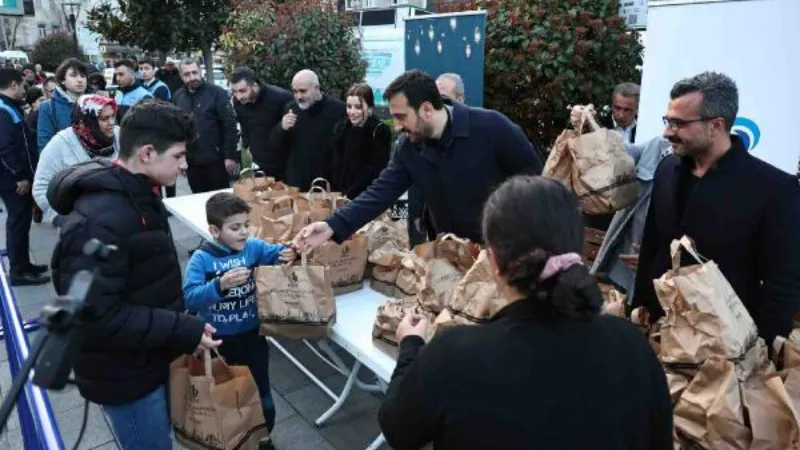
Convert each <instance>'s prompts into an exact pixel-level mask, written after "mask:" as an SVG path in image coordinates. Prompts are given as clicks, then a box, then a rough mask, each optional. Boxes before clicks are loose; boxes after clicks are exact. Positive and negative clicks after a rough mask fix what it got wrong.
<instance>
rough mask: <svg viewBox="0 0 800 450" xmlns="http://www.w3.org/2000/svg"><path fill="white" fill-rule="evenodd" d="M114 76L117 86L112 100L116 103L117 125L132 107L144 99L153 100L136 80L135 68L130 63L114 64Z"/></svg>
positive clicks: (123, 61)
mask: <svg viewBox="0 0 800 450" xmlns="http://www.w3.org/2000/svg"><path fill="white" fill-rule="evenodd" d="M114 75H115V76H116V77H117V84H118V85H119V89H117V93H116V94H115V95H114V100H116V102H117V123H122V118H123V117H125V113H126V112H128V110H129V109H130V108H131V107H132V106H133V105H135V104H137V103H139V102H140V101H142V100H144V99H146V98H153V94H151V93H150V91H148V90H147V89H145V87H144V86H142V82H141V81H139V80H138V79H137V78H136V66H135V64H134V63H133V62H132V61H129V60H127V59H123V60H122V61H118V62H117V63H116V64H114Z"/></svg>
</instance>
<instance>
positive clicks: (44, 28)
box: [39, 23, 47, 38]
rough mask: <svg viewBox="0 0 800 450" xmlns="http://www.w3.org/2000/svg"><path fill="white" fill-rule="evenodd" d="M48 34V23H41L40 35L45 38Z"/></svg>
mask: <svg viewBox="0 0 800 450" xmlns="http://www.w3.org/2000/svg"><path fill="white" fill-rule="evenodd" d="M45 36H47V25H45V24H43V23H40V24H39V37H40V38H43V37H45Z"/></svg>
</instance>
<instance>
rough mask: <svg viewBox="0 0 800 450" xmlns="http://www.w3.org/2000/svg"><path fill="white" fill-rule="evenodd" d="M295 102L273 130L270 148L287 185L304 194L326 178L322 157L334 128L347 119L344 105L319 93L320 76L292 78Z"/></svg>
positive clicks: (309, 74)
mask: <svg viewBox="0 0 800 450" xmlns="http://www.w3.org/2000/svg"><path fill="white" fill-rule="evenodd" d="M292 93H293V94H294V100H295V101H294V102H291V103H289V104H288V105H286V107H285V108H284V110H283V112H284V115H283V117H282V119H281V122H280V123H279V124H277V125H275V126H274V127H273V128H272V132H271V133H270V144H269V145H270V146H272V148H274V149H277V151H278V153H277V154H278V156H277V158H276V161H279V164H280V165H284V164H285V168H286V178H285V180H286V183H287V184H288V185H290V186H295V187H298V188H300V190H301V191H307V190H309V188H311V181H313V180H314V179H315V178H317V177H322V176H324V175H325V157H326V155H327V152H328V146H329V143H330V139H331V135H332V132H333V127H334V125H336V123H338V122H339V121H340V120H342V119H343V118H345V117H346V115H347V108H346V107H345V104H344V103H343V102H342V101H340V100H337V99H335V98H333V97H331V96H329V95H328V94H323V93H322V91H321V90H320V85H319V77H317V74H316V73H314V72H312V71H310V70H301V71H300V72H297V74H296V75H295V76H294V78H293V79H292Z"/></svg>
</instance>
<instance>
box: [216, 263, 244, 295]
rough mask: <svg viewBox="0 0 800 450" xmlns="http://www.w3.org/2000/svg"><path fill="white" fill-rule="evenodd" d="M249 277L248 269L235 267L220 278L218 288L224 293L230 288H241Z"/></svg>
mask: <svg viewBox="0 0 800 450" xmlns="http://www.w3.org/2000/svg"><path fill="white" fill-rule="evenodd" d="M249 276H250V269H248V268H246V267H237V268H235V269H233V270H229V271H227V272H225V273H224V274H223V275H222V278H220V280H219V288H220V289H222V292H225V291H227V290H228V289H230V288H234V287H236V286H241V285H243V284H244V283H245V282H247V278H248V277H249Z"/></svg>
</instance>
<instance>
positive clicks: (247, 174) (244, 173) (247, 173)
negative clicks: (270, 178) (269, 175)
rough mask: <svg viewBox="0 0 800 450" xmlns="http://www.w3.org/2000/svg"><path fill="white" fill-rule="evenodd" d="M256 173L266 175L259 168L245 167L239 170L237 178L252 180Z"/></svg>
mask: <svg viewBox="0 0 800 450" xmlns="http://www.w3.org/2000/svg"><path fill="white" fill-rule="evenodd" d="M258 174H262V175H264V176H266V173H264V172H263V171H261V170H254V169H253V168H252V167H246V168H244V169H242V170H241V171H240V172H239V179H241V180H251V181H253V179H255V178H256V175H258Z"/></svg>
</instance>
